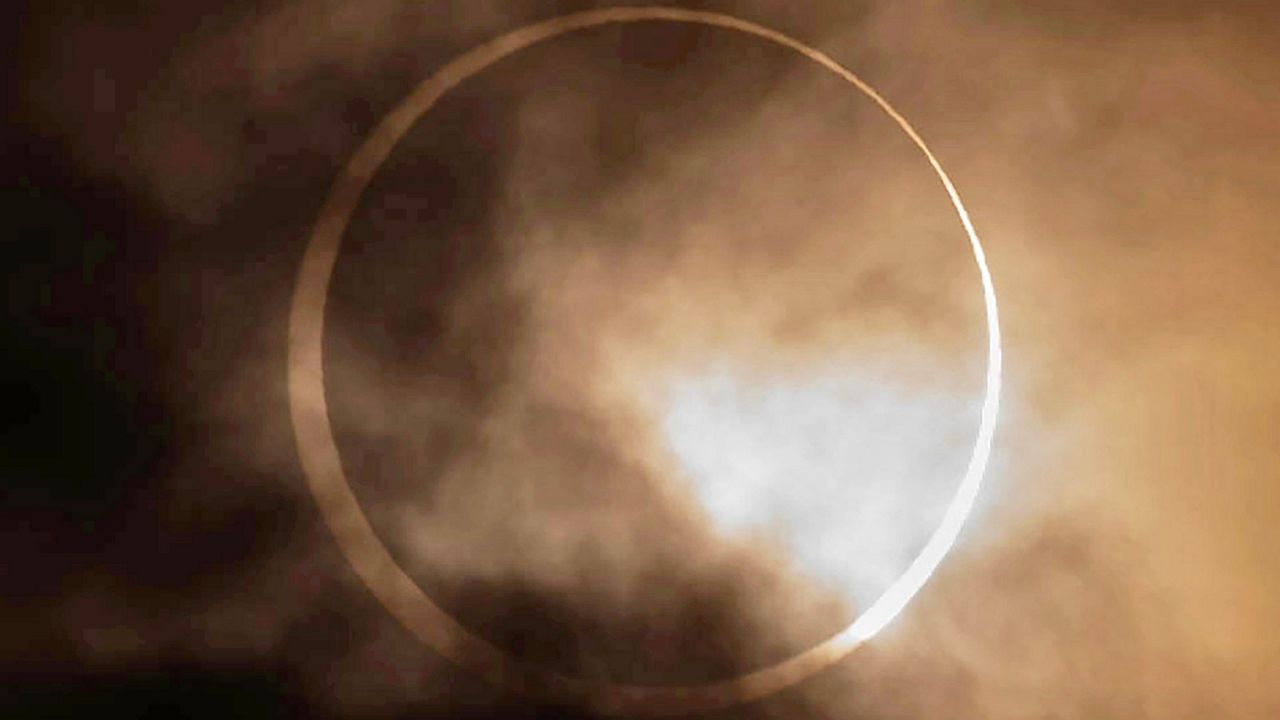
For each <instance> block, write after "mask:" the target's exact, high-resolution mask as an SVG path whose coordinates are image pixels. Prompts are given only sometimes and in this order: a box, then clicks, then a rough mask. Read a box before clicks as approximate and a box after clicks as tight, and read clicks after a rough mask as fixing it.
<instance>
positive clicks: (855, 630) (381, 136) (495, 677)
mask: <svg viewBox="0 0 1280 720" xmlns="http://www.w3.org/2000/svg"><path fill="white" fill-rule="evenodd" d="M634 22H668V23H690V24H696V25H703V26H711V27H715V28H722V29H727V30H733V31H736V32H740V33H745V34H748V35H752V36H755V37H757V38H760V39H763V40H766V41H768V42H771V43H775V44H777V45H779V46H782V47H785V48H788V49H790V50H792V51H794V52H796V53H798V54H800V55H802V56H804V57H806V58H808V59H809V60H811V61H813V62H815V63H817V64H818V65H820V66H822V67H824V68H826V69H827V70H829V71H830V72H832V73H834V74H835V75H837V76H839V77H840V78H842V79H843V80H844V81H846V82H847V83H848V84H849V85H851V86H852V87H853V88H855V89H856V90H858V91H860V92H862V93H863V94H864V95H865V96H867V97H868V98H870V99H871V100H872V101H873V102H874V103H875V104H876V105H877V106H878V107H879V108H880V109H881V110H883V111H884V112H885V113H886V114H887V115H888V116H889V117H890V118H891V119H892V120H893V121H894V122H895V123H896V124H897V125H898V127H899V128H900V129H901V130H902V131H903V132H904V133H905V134H906V135H907V136H908V137H909V138H910V140H911V141H912V143H914V145H915V146H916V147H917V148H918V149H919V150H920V152H921V153H922V154H923V155H924V158H925V159H926V160H927V161H928V163H929V165H930V166H931V167H932V169H933V171H934V173H935V174H936V175H937V177H938V180H939V181H940V182H941V184H942V187H943V189H944V190H945V191H946V193H947V196H948V198H949V199H950V201H951V204H952V205H953V206H954V208H955V211H956V214H957V215H958V217H959V219H960V223H961V225H962V226H963V227H964V230H965V233H966V235H967V236H968V239H969V243H970V247H971V249H972V252H973V257H974V261H975V263H976V264H977V267H978V271H979V274H980V278H981V283H982V293H983V300H984V305H985V312H986V326H987V368H986V378H985V379H986V386H985V395H984V398H983V401H982V406H981V407H982V409H981V419H980V422H979V425H978V428H977V432H976V436H975V440H974V443H973V449H972V452H971V454H970V457H969V461H968V464H967V467H966V469H965V471H964V474H963V476H962V478H961V480H960V482H959V485H958V487H957V489H956V491H955V494H954V496H953V497H952V499H951V500H950V502H949V504H948V505H947V507H946V510H945V512H944V514H943V516H942V520H941V522H940V523H939V525H938V526H937V528H936V529H934V530H933V532H932V534H931V535H930V536H929V538H928V540H927V542H926V543H925V544H924V546H923V548H922V549H921V550H920V552H919V554H918V555H916V556H915V558H914V560H913V561H912V562H911V563H910V565H909V566H908V567H907V569H906V570H905V571H904V572H903V573H902V574H901V575H900V576H899V577H898V578H897V579H896V580H895V581H894V582H893V583H892V584H890V585H889V587H888V589H887V590H886V591H885V592H884V593H883V594H882V595H881V596H880V597H879V598H878V599H877V600H876V601H875V602H873V603H872V604H871V605H870V606H869V607H867V608H866V609H865V610H864V611H863V612H862V613H861V614H860V615H859V616H858V617H857V618H856V619H855V620H854V621H853V622H852V624H850V625H849V626H847V627H845V628H844V629H843V630H841V631H840V632H838V633H837V634H835V635H834V636H832V637H830V638H828V639H827V640H825V641H823V642H821V643H819V644H818V645H816V646H814V647H811V648H809V649H808V650H805V651H804V652H802V653H800V654H797V655H794V656H792V657H790V658H788V659H786V660H783V661H782V662H779V663H776V664H774V665H771V666H768V667H764V668H760V669H757V670H754V671H752V672H749V673H745V674H742V675H739V676H736V677H732V678H727V679H723V680H718V681H715V682H711V683H704V684H698V685H665V686H659V685H622V684H615V683H599V682H590V681H587V680H583V679H579V678H574V677H569V676H566V675H563V674H560V673H556V672H552V671H549V670H545V669H542V668H538V667H534V666H531V665H528V664H526V663H522V662H520V661H519V660H517V659H516V658H514V657H513V656H511V655H510V654H508V653H507V652H504V651H503V650H501V649H499V648H498V647H496V646H494V645H493V644H491V643H489V642H487V641H485V640H484V639H482V638H480V637H479V636H477V635H476V634H474V633H472V632H471V631H470V630H468V629H467V628H465V627H463V626H462V625H461V624H460V623H459V622H458V621H457V620H455V619H454V618H453V617H451V616H450V615H449V614H448V613H446V612H445V611H444V610H443V609H441V608H440V607H439V606H438V605H436V604H435V603H434V602H433V601H432V600H431V598H429V597H428V596H427V595H426V594H425V593H424V592H423V591H422V589H421V588H420V587H419V586H418V585H417V584H416V583H415V582H414V581H413V579H412V578H410V577H409V576H408V575H407V574H406V573H405V572H404V570H403V569H401V568H400V567H399V565H397V563H396V561H395V560H394V559H393V558H392V556H391V555H390V553H389V552H388V550H387V548H386V547H385V546H384V545H383V543H382V542H381V541H380V540H379V538H378V536H377V534H376V533H375V532H374V529H373V527H372V526H371V525H370V523H369V521H368V519H367V518H366V517H365V514H364V512H363V511H362V510H361V508H360V505H359V503H358V501H357V499H356V496H355V494H354V493H353V491H352V489H351V487H350V485H349V483H348V480H347V477H346V475H345V473H344V471H343V467H342V462H341V459H340V457H339V453H338V448H337V445H336V443H335V440H334V436H333V430H332V428H331V426H330V422H329V416H328V408H327V404H326V401H325V391H324V365H323V357H322V355H323V353H322V347H323V338H324V327H325V322H324V312H325V303H326V297H327V294H328V288H329V283H330V279H331V277H332V274H333V269H334V265H335V262H336V260H337V257H338V251H339V247H340V245H341V242H342V237H343V235H344V233H345V232H346V228H347V225H348V222H349V221H350V218H351V215H352V213H353V211H354V210H355V208H356V205H357V203H358V202H359V200H360V197H361V195H362V193H363V192H364V190H365V188H366V187H367V185H368V184H369V182H370V180H371V179H372V178H373V176H374V175H375V174H376V173H377V172H378V169H379V167H380V166H381V165H382V164H383V162H384V161H385V160H386V158H387V157H388V155H389V154H390V153H391V151H392V150H393V149H394V148H395V146H396V144H397V143H398V142H399V140H400V139H401V138H402V137H403V136H404V135H405V133H406V132H407V131H408V130H409V129H410V128H411V127H412V126H413V125H414V124H415V123H416V122H417V120H418V119H419V118H420V117H421V116H422V115H423V114H424V113H426V112H427V111H428V110H429V109H431V107H432V106H433V105H434V104H435V103H436V102H437V101H438V100H439V99H440V98H441V97H443V96H444V95H445V94H446V93H448V92H449V91H450V90H451V89H452V88H454V87H455V86H457V85H458V84H459V83H461V82H463V81H465V80H466V79H467V78H469V77H471V76H473V75H475V74H477V73H479V72H481V71H482V70H484V69H485V68H487V67H488V66H490V65H492V64H493V63H494V62H496V61H498V60H500V59H502V58H504V57H506V56H508V55H510V54H512V53H515V52H517V51H519V50H521V49H523V48H526V47H529V46H531V45H534V44H536V43H540V42H543V41H545V40H550V39H553V38H556V37H558V36H561V35H564V34H566V33H571V32H574V31H576V30H583V29H586V28H592V27H597V26H601V25H607V24H613V23H634ZM288 357H289V360H288V363H289V364H288V387H289V403H290V410H291V414H292V420H293V428H294V433H295V437H296V439H297V443H298V452H299V454H300V456H301V460H302V465H303V468H304V471H305V474H306V478H307V482H308V485H309V488H310V490H311V493H312V494H313V495H314V497H315V500H316V503H317V504H318V505H319V508H320V512H321V515H322V516H323V518H324V521H325V523H326V524H327V526H328V527H329V529H330V531H331V532H332V533H333V536H334V538H335V539H336V540H337V543H338V545H339V547H340V548H341V550H342V552H343V554H344V555H345V556H346V558H347V560H348V561H349V562H350V563H351V565H352V567H353V568H354V569H355V571H356V572H357V574H358V575H359V576H360V578H361V579H362V580H363V581H364V583H365V585H367V586H368V588H369V590H370V591H371V592H372V593H373V594H374V595H375V596H376V597H377V598H378V599H379V601H381V603H382V604H383V605H384V606H385V607H386V609H387V610H388V611H389V612H390V613H391V614H392V615H393V616H395V617H396V618H397V619H398V620H399V621H400V622H401V623H402V624H403V625H404V626H405V627H406V628H407V629H408V630H409V631H410V632H412V633H413V634H414V635H415V636H417V637H418V638H419V639H420V640H421V641H422V642H424V643H426V644H427V645H428V646H430V647H431V648H433V649H434V650H436V651H437V652H439V653H440V654H442V655H443V656H444V657H446V658H448V659H449V660H450V661H452V662H454V663H456V664H458V665H460V666H463V667H466V668H469V669H471V670H473V671H475V672H478V673H480V674H481V675H483V676H485V677H486V678H488V679H490V680H491V681H493V682H495V683H498V684H501V685H504V686H509V687H513V688H516V689H520V690H526V691H533V692H537V693H544V694H549V695H551V696H553V697H556V698H558V699H562V700H570V701H573V702H578V703H581V704H583V705H585V706H587V707H589V708H591V709H593V710H596V711H599V712H605V713H610V714H663V713H680V712H695V711H699V710H708V709H714V708H719V707H725V706H729V705H733V704H735V703H740V702H745V701H748V700H752V699H757V698H760V697H763V696H766V695H769V694H771V693H773V692H776V691H778V690H781V689H783V688H785V687H788V686H790V685H792V684H794V683H796V682H799V681H800V680H803V679H804V678H806V677H809V676H810V675H812V674H813V673H815V672H817V671H819V670H821V669H823V668H825V667H828V666H830V665H831V664H833V663H835V662H837V661H839V660H840V659H842V658H843V657H845V656H846V655H848V654H849V652H851V651H852V650H853V649H854V648H855V647H857V646H858V645H859V644H861V643H862V642H863V641H865V640H867V639H869V638H871V637H872V636H874V635H875V634H876V633H878V632H879V631H880V630H881V629H883V628H884V627H885V626H886V625H887V624H888V623H890V622H891V621H892V620H893V619H894V618H895V617H896V616H897V615H898V614H899V613H900V612H902V610H903V608H905V607H906V605H907V603H908V602H910V600H911V599H912V598H913V597H914V596H915V595H916V593H917V592H919V591H920V589H921V588H922V587H923V586H924V584H925V583H926V582H927V581H928V580H929V577H930V576H931V575H932V574H933V572H934V570H935V569H936V568H937V567H938V565H939V564H940V563H941V562H942V560H943V558H944V557H945V556H946V555H947V553H948V552H949V550H950V549H951V547H952V545H953V544H954V543H955V540H956V538H957V536H958V534H959V532H960V530H961V527H962V526H963V524H964V522H965V520H966V518H967V517H968V516H969V514H970V512H971V510H972V509H973V506H974V502H975V500H976V498H977V495H978V492H979V489H980V487H981V484H982V478H983V475H984V473H985V471H986V467H987V463H988V459H989V456H990V452H991V445H992V439H993V436H994V432H995V426H996V418H997V414H998V410H999V396H1000V376H1001V343H1000V327H999V317H998V310H997V304H996V295H995V288H994V286H993V284H992V280H991V274H990V272H989V270H988V268H987V262H986V256H985V253H984V251H983V248H982V244H981V241H980V240H979V238H978V234H977V232H976V231H975V230H974V227H973V223H972V222H971V221H970V218H969V214H968V212H967V211H966V210H965V207H964V205H963V203H962V202H961V200H960V196H959V194H958V192H957V191H956V188H955V186H954V185H953V184H952V181H951V179H950V178H949V177H948V175H947V174H946V172H945V171H944V170H943V169H942V166H941V164H940V163H939V161H938V160H937V158H936V157H935V156H934V155H933V153H932V152H931V151H930V150H929V148H928V147H927V146H926V145H925V142H924V140H923V139H921V137H920V136H919V134H917V133H916V131H915V130H914V129H913V128H912V127H911V125H910V124H909V123H908V122H907V121H906V119H905V118H904V117H903V116H902V115H900V114H899V113H898V112H897V111H896V110H894V109H893V107H891V106H890V105H889V103H888V102H887V101H886V100H885V99H884V98H883V97H881V96H880V95H879V94H878V93H877V92H876V91H875V90H874V89H873V88H871V87H870V86H869V85H867V84H866V83H865V82H863V81H862V80H861V79H860V78H858V77H857V76H856V75H854V74H853V73H852V72H851V71H849V70H847V69H845V68H844V67H843V66H841V65H840V64H838V63H837V62H836V61H835V60H833V59H831V58H830V57H828V56H827V55H825V54H824V53H822V52H821V51H819V50H817V49H814V48H812V47H810V46H808V45H806V44H804V43H802V42H800V41H798V40H795V39H793V38H791V37H789V36H787V35H784V34H782V33H780V32H777V31H775V30H772V29H769V28H767V27H764V26H762V25H758V24H755V23H753V22H749V21H747V20H742V19H739V18H736V17H733V16H729V15H724V14H720V13H714V12H706V11H699V10H689V9H682V8H669V7H620V8H607V9H599V10H590V11H585V12H578V13H573V14H568V15H563V16H559V17H555V18H552V19H549V20H544V21H540V22H536V23H533V24H530V25H526V26H524V27H521V28H518V29H516V30H513V31H511V32H509V33H507V34H505V35H502V36H500V37H498V38H495V39H493V40H491V41H489V42H487V43H484V44H483V45H480V46H478V47H476V48H474V49H472V50H470V51H468V52H465V53H463V54H462V55H460V56H458V57H456V58H454V59H453V60H452V61H450V62H449V63H447V64H446V65H444V66H443V67H441V68H440V69H439V70H437V71H436V72H435V73H434V74H432V75H431V76H430V77H428V78H426V79H425V80H424V81H422V82H421V83H420V84H419V85H418V86H417V88H416V89H415V90H414V91H413V92H412V93H411V94H410V95H409V97H408V98H407V99H405V100H404V101H403V102H402V103H400V104H399V105H398V106H397V107H396V108H395V109H393V110H392V111H391V112H390V113H389V114H388V115H387V116H386V117H384V118H383V119H382V120H381V122H380V123H379V124H378V125H377V126H376V127H375V128H374V130H373V132H372V133H371V134H370V135H369V137H368V138H367V139H366V140H365V141H364V143H363V144H362V145H361V146H360V147H359V149H357V151H356V152H355V154H354V155H353V156H352V157H351V159H350V160H349V161H348V162H347V164H346V166H345V168H343V170H342V171H341V173H340V174H339V176H338V178H337V179H336V181H335V182H334V185H333V187H332V190H331V192H330V194H329V196H328V199H327V200H326V202H325V204H324V206H323V209H322V210H321V213H320V215H319V218H318V220H317V221H316V224H315V227H314V229H313V231H312V233H311V236H310V240H309V243H308V245H307V248H306V252H305V255H304V257H303V260H302V265H301V269H300V271H299V274H298V279H297V284H296V286H295V288H294V293H293V300H292V307H291V313H290V318H289V354H288Z"/></svg>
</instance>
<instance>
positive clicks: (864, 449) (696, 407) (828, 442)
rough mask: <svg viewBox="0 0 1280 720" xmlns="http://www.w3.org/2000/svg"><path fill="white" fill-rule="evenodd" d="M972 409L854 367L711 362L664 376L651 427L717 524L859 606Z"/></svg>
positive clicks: (958, 452) (939, 498)
mask: <svg viewBox="0 0 1280 720" xmlns="http://www.w3.org/2000/svg"><path fill="white" fill-rule="evenodd" d="M975 409H976V408H975V407H974V404H973V402H972V401H971V400H966V399H965V398H958V397H950V396H945V395H942V394H940V393H927V392H924V391H921V390H911V389H907V388H904V387H897V386H895V385H893V384H891V383H890V382H889V381H888V380H887V379H886V378H882V377H878V376H876V375H875V374H873V373H872V372H871V371H869V370H862V369H859V368H846V369H841V371H840V372H829V374H825V375H817V376H802V377H796V376H787V377H765V378H744V377H741V376H735V375H734V374H731V373H730V372H729V371H725V372H721V373H717V374H712V375H704V376H699V377H694V378H689V379H686V380H685V381H683V382H680V383H677V384H676V385H675V387H674V391H673V393H672V397H671V399H670V405H669V408H668V410H667V414H666V416H665V417H664V418H663V421H662V430H663V435H664V438H665V440H666V443H667V445H668V447H669V448H670V450H671V451H672V453H673V454H674V455H675V456H676V458H677V459H678V460H679V461H680V465H681V466H682V469H683V471H684V475H685V479H686V480H688V481H689V484H690V488H691V490H692V492H693V494H694V495H695V496H696V498H697V500H698V503H699V505H700V506H701V508H702V509H703V510H704V511H705V512H706V514H707V515H708V517H709V518H710V519H711V521H712V522H713V523H714V524H715V525H716V527H717V528H718V529H719V530H720V531H721V532H722V533H724V534H725V535H728V536H730V537H739V538H753V537H754V538H759V537H763V539H764V540H766V541H767V542H770V543H772V544H775V545H777V546H780V547H781V549H783V550H784V552H785V554H786V557H787V559H788V560H789V561H790V562H792V563H794V564H795V565H796V566H798V568H799V569H800V570H801V571H803V572H804V574H806V575H807V576H809V577H810V578H812V579H814V580H817V581H818V582H820V583H821V584H822V585H825V586H828V587H831V588H834V589H836V590H838V591H839V592H840V593H841V594H842V595H844V596H845V597H846V598H848V599H851V600H852V601H853V602H852V604H853V605H854V607H856V608H866V607H868V606H870V605H871V604H872V603H873V602H874V601H875V600H876V598H878V597H880V595H881V594H882V593H884V591H885V589H886V588H887V587H888V586H889V585H890V583H892V582H893V581H894V580H895V579H896V578H897V577H898V576H900V575H901V574H902V572H903V571H904V570H905V569H906V568H907V566H908V565H909V564H910V562H911V559H912V558H913V557H915V555H916V553H918V552H919V550H920V547H921V545H923V543H924V542H925V540H926V539H927V538H928V536H929V533H930V532H931V531H932V530H933V528H934V527H936V526H937V524H938V519H939V516H940V515H941V513H942V511H943V509H944V506H945V503H946V500H947V499H948V498H949V497H950V495H951V493H952V491H953V490H954V484H955V476H956V475H957V474H958V473H959V471H960V470H961V469H962V468H963V465H964V460H965V456H966V455H967V452H968V450H969V441H970V439H971V433H972V427H973V423H974V414H975V413H974V411H975Z"/></svg>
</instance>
